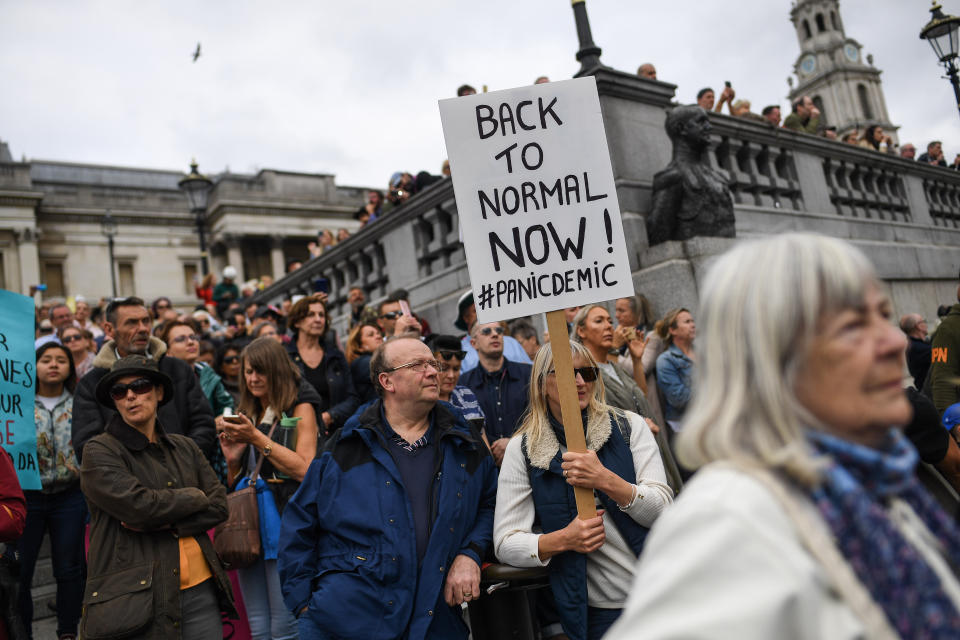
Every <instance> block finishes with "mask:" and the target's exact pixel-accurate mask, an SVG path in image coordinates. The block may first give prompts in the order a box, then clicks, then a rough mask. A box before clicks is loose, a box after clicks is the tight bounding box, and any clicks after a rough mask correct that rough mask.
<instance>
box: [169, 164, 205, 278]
mask: <svg viewBox="0 0 960 640" xmlns="http://www.w3.org/2000/svg"><path fill="white" fill-rule="evenodd" d="M177 186H178V187H179V188H180V191H183V193H184V194H186V196H187V202H188V203H189V204H190V213H192V214H193V217H194V221H195V222H196V224H197V235H198V236H199V237H200V269H201V271H202V272H203V275H207V234H206V217H207V198H208V197H209V196H210V189H212V188H213V181H212V180H210V178H208V177H207V176H205V175H201V174H200V173H198V172H197V161H196V159H194V160H193V161H191V163H190V173H189V174H188V175H186V176H184V177H183V178H182V179H181V180H180V182H178V183H177Z"/></svg>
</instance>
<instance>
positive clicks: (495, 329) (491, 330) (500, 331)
mask: <svg viewBox="0 0 960 640" xmlns="http://www.w3.org/2000/svg"><path fill="white" fill-rule="evenodd" d="M491 333H496V334H497V335H498V336H502V335H503V327H484V328H483V329H480V335H482V336H488V335H490V334H491Z"/></svg>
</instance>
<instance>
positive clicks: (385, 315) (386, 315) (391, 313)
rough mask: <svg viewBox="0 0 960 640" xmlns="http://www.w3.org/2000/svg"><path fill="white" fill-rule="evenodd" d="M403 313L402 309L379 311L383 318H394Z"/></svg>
mask: <svg viewBox="0 0 960 640" xmlns="http://www.w3.org/2000/svg"><path fill="white" fill-rule="evenodd" d="M402 315H403V312H402V311H388V312H386V313H381V314H380V317H381V318H383V319H384V320H396V319H397V318H399V317H400V316H402Z"/></svg>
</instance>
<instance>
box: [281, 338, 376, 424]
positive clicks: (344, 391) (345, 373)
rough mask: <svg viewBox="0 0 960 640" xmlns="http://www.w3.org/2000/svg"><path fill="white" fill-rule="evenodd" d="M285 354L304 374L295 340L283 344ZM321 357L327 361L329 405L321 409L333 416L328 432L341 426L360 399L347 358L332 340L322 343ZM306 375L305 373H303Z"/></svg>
mask: <svg viewBox="0 0 960 640" xmlns="http://www.w3.org/2000/svg"><path fill="white" fill-rule="evenodd" d="M285 346H286V349H287V354H288V355H289V356H290V359H291V360H293V361H294V362H295V363H296V365H297V367H299V368H300V373H301V374H304V369H305V367H306V365H305V364H304V363H303V359H302V358H300V352H298V351H297V343H296V341H291V342H290V344H287V345H285ZM323 357H324V359H325V360H326V361H327V386H328V387H329V391H330V393H329V396H328V397H329V398H330V406H328V407H324V408H323V411H327V412H329V413H330V417H331V418H333V424H331V425H330V426H329V427H327V431H328V432H329V433H333V431H334V430H336V429H338V428H339V427H342V426H343V425H344V423H345V422H346V421H347V418H349V417H350V416H352V415H353V412H354V411H356V410H357V407H359V406H360V399H359V397H358V396H357V392H356V390H355V389H354V387H353V377H352V376H351V375H350V366H349V365H348V364H347V358H346V356H344V355H343V352H342V351H340V349H338V348H337V345H336V343H335V342H334V341H332V340H327V341H326V342H325V343H324V345H323ZM304 375H306V374H304ZM321 413H322V411H318V412H317V424H318V425H320V427H321V428H322V427H323V420H322V419H321V418H320V414H321Z"/></svg>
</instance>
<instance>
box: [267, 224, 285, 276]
mask: <svg viewBox="0 0 960 640" xmlns="http://www.w3.org/2000/svg"><path fill="white" fill-rule="evenodd" d="M270 266H271V267H273V281H274V282H276V281H277V280H279V279H280V278H282V277H283V275H284V272H285V271H286V267H287V265H286V261H285V260H284V259H283V236H280V235H275V236H270Z"/></svg>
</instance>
